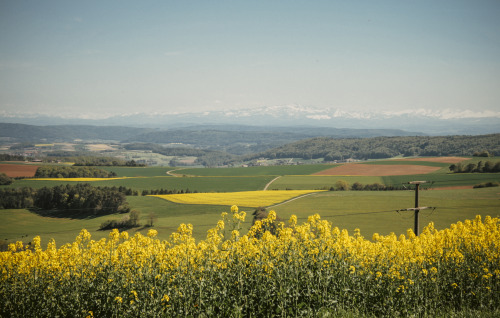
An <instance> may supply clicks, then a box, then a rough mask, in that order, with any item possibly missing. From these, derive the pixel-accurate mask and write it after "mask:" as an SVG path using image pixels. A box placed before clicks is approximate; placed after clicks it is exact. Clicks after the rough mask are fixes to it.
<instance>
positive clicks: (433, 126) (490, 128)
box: [0, 105, 500, 136]
mask: <svg viewBox="0 0 500 318" xmlns="http://www.w3.org/2000/svg"><path fill="white" fill-rule="evenodd" d="M0 122H4V123H21V124H31V125H75V124H78V125H96V126H128V127H141V128H160V129H173V128H181V127H193V126H198V125H204V126H214V125H215V126H226V125H227V126H254V127H255V128H253V130H267V129H265V128H259V127H267V128H269V127H316V128H319V127H321V128H336V129H384V130H386V129H389V130H401V131H404V132H406V133H410V134H412V133H413V134H424V135H434V136H437V135H479V134H490V133H497V132H499V131H500V112H494V111H489V112H473V111H453V110H440V111H431V110H421V109H420V110H419V109H416V110H411V111H400V112H375V111H373V112H370V111H368V112H359V111H352V112H350V111H342V110H338V109H334V108H315V107H308V106H297V105H285V106H263V107H256V108H247V109H230V110H217V111H205V112H176V113H133V114H120V115H115V116H109V117H105V118H80V117H78V116H74V117H58V116H47V115H40V114H16V113H9V112H6V111H3V112H0Z"/></svg>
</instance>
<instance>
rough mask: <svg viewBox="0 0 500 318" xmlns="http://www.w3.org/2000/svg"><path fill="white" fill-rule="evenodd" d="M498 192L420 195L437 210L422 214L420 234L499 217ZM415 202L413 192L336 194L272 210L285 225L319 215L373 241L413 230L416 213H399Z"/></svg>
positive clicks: (477, 190)
mask: <svg viewBox="0 0 500 318" xmlns="http://www.w3.org/2000/svg"><path fill="white" fill-rule="evenodd" d="M498 192H499V190H498V188H496V189H495V188H483V189H467V190H429V191H421V192H420V193H419V194H420V195H419V203H420V206H433V207H437V209H436V210H432V209H428V210H422V211H421V212H420V218H419V221H420V230H422V229H423V227H424V226H426V225H427V224H429V222H434V223H435V227H436V228H438V229H443V228H446V227H449V226H450V224H452V223H456V222H458V221H464V220H466V219H474V218H475V216H476V215H481V216H483V217H485V216H486V215H490V216H492V217H498V216H500V200H499V195H498ZM414 200H415V192H414V191H333V192H323V193H318V194H316V195H314V196H308V197H303V198H300V199H297V200H294V201H290V202H288V203H285V204H282V205H278V206H276V207H274V208H272V209H274V210H275V211H276V213H277V215H278V216H279V217H280V218H282V219H283V220H285V221H288V219H289V218H290V216H291V215H292V214H295V215H297V217H298V218H299V223H302V222H303V221H305V220H306V219H307V217H308V216H309V215H312V214H315V213H318V214H319V215H320V216H321V218H322V219H325V220H328V221H330V222H331V223H332V225H333V226H336V227H339V228H340V229H347V230H348V231H349V232H350V234H352V233H353V231H354V229H356V228H359V229H360V230H361V234H362V235H363V236H365V237H366V238H368V239H371V237H372V235H373V233H379V234H381V235H387V234H389V233H391V232H394V233H395V234H396V235H400V234H406V230H407V229H413V224H414V223H413V222H414V213H413V212H412V211H404V212H399V213H398V212H396V210H399V209H404V208H412V207H414V203H415V201H414Z"/></svg>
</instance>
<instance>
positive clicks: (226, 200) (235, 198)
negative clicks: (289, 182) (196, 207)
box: [152, 190, 321, 207]
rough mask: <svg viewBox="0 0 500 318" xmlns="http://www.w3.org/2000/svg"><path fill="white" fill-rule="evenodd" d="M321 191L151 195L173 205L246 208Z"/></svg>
mask: <svg viewBox="0 0 500 318" xmlns="http://www.w3.org/2000/svg"><path fill="white" fill-rule="evenodd" d="M319 191H321V190H274V191H242V192H224V193H182V194H166V195H152V196H154V197H158V198H162V199H165V200H168V201H171V202H175V203H183V204H211V205H233V204H235V203H236V204H237V205H239V206H246V207H259V206H270V205H273V204H277V203H280V202H283V201H286V200H290V199H292V198H295V197H298V196H302V195H305V194H310V193H315V192H319Z"/></svg>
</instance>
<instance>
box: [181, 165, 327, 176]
mask: <svg viewBox="0 0 500 318" xmlns="http://www.w3.org/2000/svg"><path fill="white" fill-rule="evenodd" d="M335 166H337V165H327V164H315V165H293V166H285V165H284V166H262V167H237V168H192V169H182V170H178V171H176V172H174V173H178V174H186V175H196V176H283V175H309V174H313V173H316V172H319V171H322V170H325V169H330V168H332V167H335Z"/></svg>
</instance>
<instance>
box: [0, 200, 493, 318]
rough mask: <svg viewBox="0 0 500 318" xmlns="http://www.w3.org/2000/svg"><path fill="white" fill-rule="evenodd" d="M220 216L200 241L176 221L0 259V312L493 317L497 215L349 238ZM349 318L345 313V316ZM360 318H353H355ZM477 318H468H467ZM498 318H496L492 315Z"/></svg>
mask: <svg viewBox="0 0 500 318" xmlns="http://www.w3.org/2000/svg"><path fill="white" fill-rule="evenodd" d="M245 216H246V213H245V212H243V211H239V209H238V208H237V207H236V206H233V207H232V208H231V212H229V213H222V218H221V220H220V221H218V223H217V225H216V226H215V227H214V228H212V229H211V230H209V231H208V233H207V237H206V239H205V240H202V241H199V242H196V241H195V239H194V238H193V237H192V229H193V228H192V226H191V225H190V224H181V225H180V226H179V228H178V230H177V231H176V232H175V233H173V234H172V235H171V237H170V239H169V240H165V241H160V240H158V239H156V238H155V237H156V235H157V231H156V230H155V229H150V230H149V232H148V235H147V236H143V235H141V234H139V233H137V234H135V235H134V236H129V234H128V233H127V232H121V233H120V232H119V231H118V230H116V229H115V230H113V231H111V232H110V234H109V238H108V239H107V240H106V239H101V240H99V241H95V240H92V237H91V235H90V233H89V232H88V231H86V230H82V231H81V232H80V235H78V236H77V237H76V240H75V242H73V243H71V244H66V245H63V246H61V247H59V248H58V247H57V246H56V242H54V241H50V242H48V244H47V247H46V249H43V248H42V244H41V242H40V238H39V237H36V238H35V239H34V240H33V242H31V243H30V244H29V245H25V244H23V243H22V242H17V243H15V244H10V245H9V250H8V251H6V252H1V253H0V273H1V276H0V316H1V317H55V316H64V317H186V316H189V317H284V316H285V317H317V316H339V313H342V312H345V311H346V310H347V311H349V312H354V313H357V314H359V315H369V316H383V317H401V316H403V317H424V316H425V317H432V316H435V315H438V316H440V317H445V316H450V313H453V312H455V311H460V310H465V311H469V312H471V311H474V310H482V312H487V313H490V312H493V313H498V312H499V311H500V245H499V244H498V243H499V242H500V220H499V219H498V218H491V217H486V218H485V219H484V221H483V220H482V219H481V217H479V216H478V217H476V219H475V220H467V221H465V222H458V223H457V224H453V225H451V227H450V228H448V229H444V230H440V231H438V230H436V229H435V228H434V226H433V224H432V223H431V224H429V225H428V226H427V227H425V228H424V229H423V231H422V234H421V235H420V236H415V234H414V233H413V232H412V231H411V230H408V233H407V235H406V236H405V235H401V236H399V237H397V236H396V235H394V234H391V235H387V236H381V235H378V234H375V235H373V238H372V239H371V240H368V239H365V238H364V237H363V236H361V233H360V232H359V230H356V231H355V232H354V233H353V235H349V233H348V232H347V231H346V230H341V229H339V228H337V227H333V226H332V224H331V223H330V222H328V221H326V220H322V219H321V217H320V216H319V215H312V216H310V217H309V218H308V220H307V222H304V223H302V224H298V223H297V217H296V216H292V217H291V218H290V220H289V221H288V222H286V223H283V222H280V223H278V224H277V223H276V213H275V212H274V211H270V212H269V215H268V217H267V218H266V219H264V220H262V221H256V222H255V223H254V225H253V226H252V227H251V228H250V230H249V232H248V233H246V234H243V233H240V230H241V228H240V224H241V222H243V221H244V219H245ZM351 316H352V315H351ZM356 316H357V315H356ZM471 317H472V316H471ZM491 317H493V315H491Z"/></svg>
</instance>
